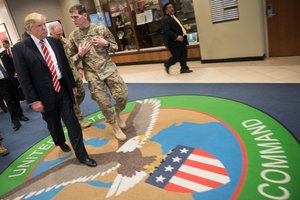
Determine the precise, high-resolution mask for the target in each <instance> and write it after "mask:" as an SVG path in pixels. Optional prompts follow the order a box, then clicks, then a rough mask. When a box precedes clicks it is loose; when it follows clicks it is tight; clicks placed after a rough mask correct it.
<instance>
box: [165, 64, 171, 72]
mask: <svg viewBox="0 0 300 200" xmlns="http://www.w3.org/2000/svg"><path fill="white" fill-rule="evenodd" d="M164 66H165V70H166V72H167V73H168V74H170V67H171V66H169V65H167V63H164Z"/></svg>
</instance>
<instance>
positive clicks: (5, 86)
mask: <svg viewBox="0 0 300 200" xmlns="http://www.w3.org/2000/svg"><path fill="white" fill-rule="evenodd" d="M0 95H1V97H2V98H3V99H4V100H5V102H6V104H7V108H8V111H9V113H10V117H11V121H12V122H13V123H15V122H16V121H19V117H21V116H23V110H22V108H21V105H20V102H19V93H18V89H17V88H16V87H15V86H14V85H13V84H12V82H11V81H10V80H9V79H1V80H0Z"/></svg>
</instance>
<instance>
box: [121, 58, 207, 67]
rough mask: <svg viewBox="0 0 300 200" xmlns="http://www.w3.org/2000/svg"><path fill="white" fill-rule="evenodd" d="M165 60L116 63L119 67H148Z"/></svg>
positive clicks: (196, 59)
mask: <svg viewBox="0 0 300 200" xmlns="http://www.w3.org/2000/svg"><path fill="white" fill-rule="evenodd" d="M188 61H201V58H200V57H195V58H188ZM163 62H165V60H148V61H140V62H126V63H116V65H117V66H126V65H146V64H157V63H163Z"/></svg>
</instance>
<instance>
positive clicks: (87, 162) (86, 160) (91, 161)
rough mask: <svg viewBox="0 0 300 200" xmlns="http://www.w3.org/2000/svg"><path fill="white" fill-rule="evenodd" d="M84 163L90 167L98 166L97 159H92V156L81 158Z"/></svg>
mask: <svg viewBox="0 0 300 200" xmlns="http://www.w3.org/2000/svg"><path fill="white" fill-rule="evenodd" d="M80 162H81V163H82V164H85V165H87V166H89V167H96V166H97V163H96V161H95V160H93V159H91V158H86V159H85V160H81V161H80Z"/></svg>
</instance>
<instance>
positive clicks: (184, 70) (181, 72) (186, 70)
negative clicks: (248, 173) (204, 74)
mask: <svg viewBox="0 0 300 200" xmlns="http://www.w3.org/2000/svg"><path fill="white" fill-rule="evenodd" d="M191 72H193V70H190V69H181V70H180V74H184V73H191Z"/></svg>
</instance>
